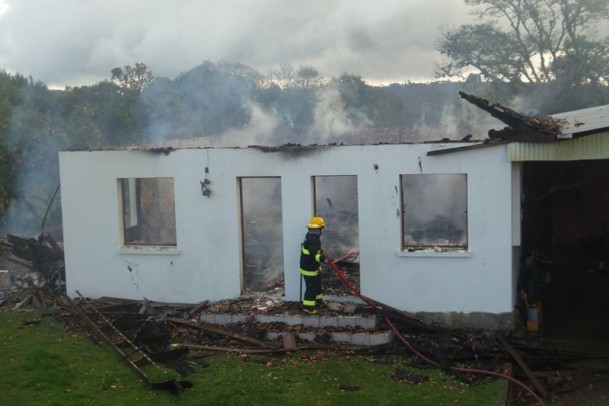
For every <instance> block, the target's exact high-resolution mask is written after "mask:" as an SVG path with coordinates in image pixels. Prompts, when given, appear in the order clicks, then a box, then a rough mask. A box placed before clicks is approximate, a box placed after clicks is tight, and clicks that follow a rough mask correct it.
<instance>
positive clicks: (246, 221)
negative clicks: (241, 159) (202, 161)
mask: <svg viewBox="0 0 609 406" xmlns="http://www.w3.org/2000/svg"><path fill="white" fill-rule="evenodd" d="M238 183H239V185H238V186H239V196H240V202H241V236H242V258H243V271H242V289H241V290H242V292H243V293H248V292H265V293H277V294H282V295H283V294H284V290H285V285H284V277H283V223H282V207H281V178H279V177H243V178H239V179H238Z"/></svg>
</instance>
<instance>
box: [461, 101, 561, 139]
mask: <svg viewBox="0 0 609 406" xmlns="http://www.w3.org/2000/svg"><path fill="white" fill-rule="evenodd" d="M459 96H461V97H462V98H463V99H465V100H467V101H468V102H470V103H472V104H474V105H475V106H477V107H479V108H481V109H482V110H484V111H486V112H488V113H489V114H490V115H491V116H493V117H495V118H496V119H498V120H501V121H502V122H504V123H505V124H507V125H508V127H506V128H504V129H503V130H490V131H489V134H488V135H489V138H491V139H493V140H505V141H524V142H551V141H556V140H557V135H558V134H560V133H561V125H562V123H561V121H560V120H557V119H555V118H552V117H539V116H537V117H528V116H525V115H522V114H520V113H517V112H516V111H514V110H512V109H510V108H507V107H505V106H502V105H501V104H498V103H490V102H489V101H488V100H485V99H483V98H481V97H477V96H473V95H470V94H467V93H464V92H459Z"/></svg>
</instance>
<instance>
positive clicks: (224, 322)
mask: <svg viewBox="0 0 609 406" xmlns="http://www.w3.org/2000/svg"><path fill="white" fill-rule="evenodd" d="M200 320H201V321H202V322H204V323H208V324H213V325H218V326H228V325H230V324H243V323H252V322H255V323H259V324H262V325H268V326H269V329H268V331H267V333H266V334H267V337H266V338H267V339H268V340H278V339H281V338H282V337H283V336H284V335H285V334H287V333H289V332H292V333H294V335H295V339H296V340H297V341H315V340H316V339H317V338H318V337H319V336H320V335H324V336H325V338H326V339H328V338H329V341H332V342H336V343H344V344H351V345H358V346H375V345H381V344H387V343H389V342H391V341H392V340H393V334H392V332H391V331H390V330H384V329H379V317H378V316H377V315H375V314H349V315H347V314H340V313H338V314H337V313H336V312H332V311H329V310H328V309H321V310H320V313H319V314H316V315H309V314H306V313H300V312H298V313H294V312H290V313H279V314H247V315H244V314H230V313H215V312H203V313H201V315H200ZM282 326H283V327H282Z"/></svg>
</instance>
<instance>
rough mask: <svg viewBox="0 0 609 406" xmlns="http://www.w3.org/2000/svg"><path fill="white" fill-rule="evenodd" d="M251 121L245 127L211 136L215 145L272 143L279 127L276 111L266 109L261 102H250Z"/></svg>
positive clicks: (212, 143) (242, 145) (232, 145)
mask: <svg viewBox="0 0 609 406" xmlns="http://www.w3.org/2000/svg"><path fill="white" fill-rule="evenodd" d="M249 110H250V114H251V116H250V121H249V123H248V124H247V125H246V126H245V127H244V128H240V129H235V130H229V131H227V132H225V133H223V134H221V135H219V136H217V137H211V138H210V142H211V146H214V147H246V146H249V145H271V144H273V143H274V134H275V132H276V130H277V128H278V127H279V117H278V116H277V114H276V112H269V111H265V110H264V109H263V108H262V107H261V106H260V105H259V104H257V103H254V102H252V103H250V109H249Z"/></svg>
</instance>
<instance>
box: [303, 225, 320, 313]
mask: <svg viewBox="0 0 609 406" xmlns="http://www.w3.org/2000/svg"><path fill="white" fill-rule="evenodd" d="M325 226H326V223H325V222H324V219H323V218H321V217H318V216H314V217H312V218H311V220H309V223H308V224H307V234H306V235H305V239H304V241H303V243H302V244H301V245H300V274H301V275H302V277H303V278H304V280H305V294H304V298H303V299H302V308H303V310H304V311H305V312H307V313H309V314H317V306H318V305H321V304H322V301H323V295H322V290H321V274H320V272H321V267H320V264H321V262H323V261H324V260H325V258H324V255H323V250H322V249H321V238H320V237H321V231H322V230H323V228H324V227H325Z"/></svg>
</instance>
